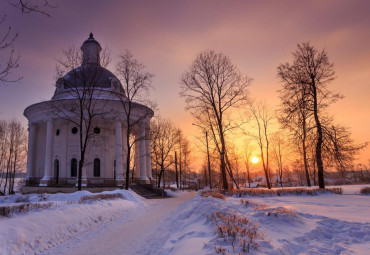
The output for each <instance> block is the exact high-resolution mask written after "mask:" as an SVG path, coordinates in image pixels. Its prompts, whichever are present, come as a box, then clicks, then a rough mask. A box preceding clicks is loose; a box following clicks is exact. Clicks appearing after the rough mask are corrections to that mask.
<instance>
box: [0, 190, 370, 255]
mask: <svg viewBox="0 0 370 255" xmlns="http://www.w3.org/2000/svg"><path fill="white" fill-rule="evenodd" d="M367 186H369V185H367ZM360 188H361V186H344V194H343V195H334V194H321V195H318V196H283V197H245V198H243V199H244V200H249V201H251V202H254V203H265V204H266V205H267V206H268V207H271V208H276V207H279V208H288V209H292V210H293V211H295V212H296V217H292V216H289V215H279V216H277V217H275V216H267V213H266V212H265V211H255V210H253V208H252V207H247V206H245V205H243V204H241V203H240V198H232V197H228V198H227V199H226V200H225V201H224V200H221V199H216V198H212V197H207V198H202V197H201V196H200V195H199V194H197V193H195V192H181V193H180V192H175V193H172V194H173V195H174V198H169V199H153V200H145V199H142V198H141V197H139V196H137V195H136V194H135V193H133V192H131V191H124V190H123V191H122V190H116V191H111V192H105V193H108V194H110V193H121V194H122V195H123V196H124V197H125V199H115V200H102V201H94V202H91V203H87V204H86V203H84V204H79V203H77V201H78V200H79V199H80V198H81V196H85V195H93V194H91V193H89V192H86V191H82V192H76V193H73V194H55V195H50V196H48V197H46V198H45V197H40V196H38V195H32V196H30V197H29V198H28V200H30V202H37V201H39V200H45V201H42V202H41V203H44V202H45V203H46V202H50V201H51V202H53V203H54V206H53V207H51V208H50V209H46V210H43V211H32V212H28V213H25V214H15V215H12V216H11V217H3V218H0V254H4V255H5V254H7V255H8V254H9V255H11V254H130V255H131V254H164V255H167V254H176V255H177V254H215V250H214V245H215V244H217V245H219V244H220V243H219V242H218V240H217V239H216V238H215V232H214V226H213V225H212V223H211V222H210V221H209V220H207V215H209V214H210V213H212V212H215V211H224V212H231V213H235V214H237V215H241V216H244V217H248V218H249V219H251V220H252V221H253V222H255V223H257V224H258V225H259V226H260V230H261V232H263V233H264V234H265V240H264V241H260V248H259V249H258V250H255V251H252V252H251V253H252V254H369V253H368V251H369V250H370V216H369V215H370V214H369V212H370V196H363V195H359V194H358V193H359V190H360ZM9 197H11V198H9ZM9 197H5V198H4V197H3V198H0V205H5V204H8V205H9V204H10V205H11V204H13V203H14V202H15V200H17V196H9ZM18 200H19V198H18ZM221 245H222V243H221ZM225 247H226V248H227V249H229V251H230V252H231V253H234V252H233V250H232V249H231V248H230V247H228V246H227V245H226V246H225ZM235 254H238V253H237V252H235Z"/></svg>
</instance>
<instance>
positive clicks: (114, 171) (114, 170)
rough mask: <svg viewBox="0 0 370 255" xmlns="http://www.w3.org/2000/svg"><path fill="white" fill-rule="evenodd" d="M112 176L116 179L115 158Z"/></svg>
mask: <svg viewBox="0 0 370 255" xmlns="http://www.w3.org/2000/svg"><path fill="white" fill-rule="evenodd" d="M113 167H114V168H113V178H114V180H115V179H116V160H114V162H113Z"/></svg>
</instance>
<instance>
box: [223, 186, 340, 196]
mask: <svg viewBox="0 0 370 255" xmlns="http://www.w3.org/2000/svg"><path fill="white" fill-rule="evenodd" d="M321 193H333V194H342V193H343V190H342V188H330V189H307V188H293V189H243V190H233V191H231V192H229V193H228V194H229V195H231V196H235V197H246V196H251V197H257V196H258V197H265V196H288V195H294V196H299V195H311V196H316V195H318V194H321Z"/></svg>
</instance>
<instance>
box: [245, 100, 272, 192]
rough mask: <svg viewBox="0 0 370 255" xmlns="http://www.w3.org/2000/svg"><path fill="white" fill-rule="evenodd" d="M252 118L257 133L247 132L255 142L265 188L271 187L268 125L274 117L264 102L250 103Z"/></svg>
mask: <svg viewBox="0 0 370 255" xmlns="http://www.w3.org/2000/svg"><path fill="white" fill-rule="evenodd" d="M250 111H251V113H252V118H253V120H254V123H255V125H256V129H257V133H251V132H247V134H248V135H249V136H251V137H253V138H254V140H255V141H256V142H257V144H258V147H259V150H260V156H261V161H262V168H263V172H264V174H265V177H266V185H267V188H269V189H271V176H270V175H271V173H270V125H271V122H272V120H273V118H274V116H273V114H272V112H271V111H270V109H269V108H268V107H267V105H266V104H262V103H252V104H251V105H250Z"/></svg>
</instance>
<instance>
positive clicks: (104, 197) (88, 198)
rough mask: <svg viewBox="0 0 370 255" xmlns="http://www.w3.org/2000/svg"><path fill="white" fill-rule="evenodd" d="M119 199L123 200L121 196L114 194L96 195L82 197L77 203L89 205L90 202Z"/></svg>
mask: <svg viewBox="0 0 370 255" xmlns="http://www.w3.org/2000/svg"><path fill="white" fill-rule="evenodd" d="M117 198H121V199H124V198H125V197H124V196H123V195H122V194H119V193H115V194H98V195H92V196H82V197H81V198H80V201H78V202H79V203H89V202H91V201H97V200H107V199H117Z"/></svg>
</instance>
